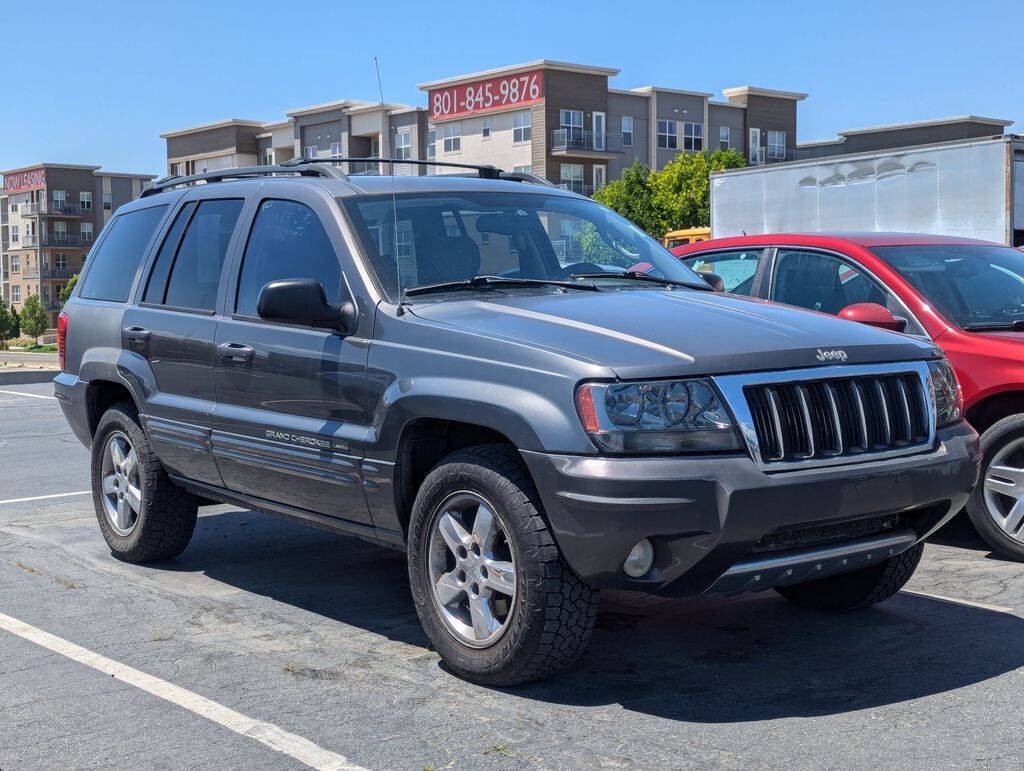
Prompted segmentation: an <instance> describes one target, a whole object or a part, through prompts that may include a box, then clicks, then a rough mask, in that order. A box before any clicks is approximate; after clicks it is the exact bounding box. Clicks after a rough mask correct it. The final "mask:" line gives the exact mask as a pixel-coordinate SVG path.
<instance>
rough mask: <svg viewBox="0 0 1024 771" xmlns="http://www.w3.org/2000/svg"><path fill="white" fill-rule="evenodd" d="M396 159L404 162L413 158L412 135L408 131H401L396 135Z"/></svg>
mask: <svg viewBox="0 0 1024 771" xmlns="http://www.w3.org/2000/svg"><path fill="white" fill-rule="evenodd" d="M395 157H396V158H400V159H401V160H403V161H407V160H409V159H410V158H412V134H411V133H409V132H408V131H399V132H398V133H397V134H396V135H395Z"/></svg>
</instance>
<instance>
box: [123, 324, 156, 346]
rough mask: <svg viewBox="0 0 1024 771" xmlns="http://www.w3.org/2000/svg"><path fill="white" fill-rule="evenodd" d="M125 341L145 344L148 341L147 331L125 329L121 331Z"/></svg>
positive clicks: (133, 328)
mask: <svg viewBox="0 0 1024 771" xmlns="http://www.w3.org/2000/svg"><path fill="white" fill-rule="evenodd" d="M121 333H122V334H123V335H124V339H125V340H134V341H136V342H139V343H145V342H147V341H148V340H149V330H148V329H146V328H145V327H125V328H124V329H122V330H121Z"/></svg>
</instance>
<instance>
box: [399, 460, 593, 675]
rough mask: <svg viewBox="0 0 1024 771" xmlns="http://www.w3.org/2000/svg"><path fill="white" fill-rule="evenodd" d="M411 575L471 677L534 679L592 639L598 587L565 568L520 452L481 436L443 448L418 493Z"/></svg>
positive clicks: (439, 633)
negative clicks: (477, 441)
mask: <svg viewBox="0 0 1024 771" xmlns="http://www.w3.org/2000/svg"><path fill="white" fill-rule="evenodd" d="M409 580H410V583H411V586H412V595H413V600H414V601H415V604H416V612H417V613H418V614H419V617H420V622H421V623H422V624H423V629H424V631H425V632H426V633H427V636H428V637H429V638H430V641H431V642H432V643H433V645H434V648H435V650H437V652H438V653H439V654H440V656H441V658H442V660H443V661H444V662H445V664H446V665H447V666H448V667H449V668H450V669H451V670H452V671H453V672H455V673H456V674H458V675H459V676H461V677H464V678H465V679H467V680H471V681H473V682H476V683H481V684H484V685H491V686H507V685H515V684H518V683H525V682H529V681H531V680H538V679H541V678H544V677H547V676H549V675H552V674H554V673H555V672H558V671H559V670H561V669H563V668H564V667H567V666H568V665H570V664H571V663H572V662H574V661H575V660H576V659H577V657H578V656H579V655H580V653H582V651H583V649H584V648H585V647H586V645H587V642H588V641H589V640H590V634H591V632H592V631H593V628H594V622H595V620H596V618H597V606H598V592H597V591H596V590H595V589H593V588H591V587H590V586H588V585H587V584H584V583H583V582H582V581H580V580H579V579H578V578H577V577H576V576H575V575H574V574H573V572H572V571H571V570H570V569H569V566H568V565H567V564H566V562H565V560H564V559H563V558H562V556H561V554H560V552H559V550H558V546H557V545H556V544H555V541H554V539H553V538H552V536H551V531H550V530H549V529H548V526H547V523H546V521H545V519H544V516H543V507H542V505H541V502H540V500H539V498H538V496H537V491H536V489H535V488H534V486H533V482H532V481H531V479H530V477H529V475H528V473H527V472H526V469H525V467H524V465H523V462H522V459H521V458H520V457H519V453H518V452H517V451H516V450H515V449H514V448H513V447H509V446H505V445H496V444H495V445H480V446H477V447H471V448H468V449H465V450H459V451H457V452H455V453H452V454H451V455H449V456H448V457H446V458H444V460H442V461H441V462H440V463H439V464H438V465H437V466H436V467H435V468H434V469H433V470H432V471H431V472H430V473H429V474H428V475H427V477H426V479H425V480H424V481H423V484H422V485H421V486H420V489H419V492H418V494H417V495H416V501H415V503H414V504H413V511H412V516H411V519H410V523H409Z"/></svg>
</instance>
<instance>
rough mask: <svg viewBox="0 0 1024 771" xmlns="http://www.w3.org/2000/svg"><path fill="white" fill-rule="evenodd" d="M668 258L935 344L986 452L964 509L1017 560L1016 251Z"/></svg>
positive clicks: (715, 279)
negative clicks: (957, 382) (978, 481)
mask: <svg viewBox="0 0 1024 771" xmlns="http://www.w3.org/2000/svg"><path fill="white" fill-rule="evenodd" d="M672 252H673V254H675V255H677V256H678V257H680V258H681V259H682V260H683V261H684V262H685V263H686V264H687V265H689V266H690V267H691V268H693V269H695V270H696V271H698V272H700V273H704V274H713V275H709V276H707V277H708V278H709V282H710V283H712V285H713V286H716V288H719V289H724V291H726V292H732V293H734V294H743V295H749V296H751V297H758V298H762V299H766V300H774V301H776V302H781V303H788V304H789V305H798V306H800V307H802V308H809V309H811V310H816V311H821V312H822V313H831V314H834V315H838V316H841V317H843V318H847V319H850V320H852V321H860V322H862V323H865V324H871V325H874V326H879V327H883V328H886V329H892V330H894V331H897V332H903V333H905V334H908V335H916V336H918V337H924V338H929V339H931V340H933V341H934V342H935V343H936V344H937V345H939V346H940V347H941V348H942V349H943V350H944V351H945V352H946V356H947V357H948V358H949V361H950V362H951V363H952V364H953V368H954V369H955V370H956V374H957V377H958V378H959V380H960V386H961V388H962V390H963V398H964V403H965V408H966V416H967V419H968V420H969V421H970V422H971V423H972V424H973V425H974V427H975V428H976V429H977V430H978V432H979V433H980V434H981V446H982V450H983V451H984V454H985V459H984V467H983V471H982V474H983V476H982V479H983V480H984V482H983V484H979V485H978V487H977V488H976V489H975V491H974V494H973V495H972V496H971V499H970V501H969V503H968V505H967V511H968V513H969V515H970V517H971V520H972V521H973V522H974V525H975V527H976V528H977V529H978V532H979V533H980V534H981V535H982V537H983V538H984V539H985V540H986V541H987V542H988V543H989V544H990V545H991V546H992V547H993V548H994V549H995V550H996V551H998V552H999V553H1001V554H1003V555H1005V556H1008V557H1012V558H1013V559H1017V560H1022V561H1024V253H1022V252H1021V251H1020V250H1019V249H1013V248H1011V247H1008V246H1004V245H1002V244H996V243H991V242H988V241H976V240H973V239H967V238H951V237H947V236H929V235H915V234H906V233H837V234H826V233H817V234H804V235H800V234H790V233H784V234H778V235H759V236H742V237H736V238H721V239H715V240H712V241H702V242H700V243H696V244H690V245H688V246H680V247H676V248H675V249H673V250H672ZM719 279H720V282H719ZM827 343H828V341H827V340H826V341H822V344H823V345H827Z"/></svg>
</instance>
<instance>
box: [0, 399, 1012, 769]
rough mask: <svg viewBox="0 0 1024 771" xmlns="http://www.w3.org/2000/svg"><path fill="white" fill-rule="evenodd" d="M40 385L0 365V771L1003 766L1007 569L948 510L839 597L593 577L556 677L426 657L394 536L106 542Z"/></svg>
mask: <svg viewBox="0 0 1024 771" xmlns="http://www.w3.org/2000/svg"><path fill="white" fill-rule="evenodd" d="M51 394H52V387H51V386H50V385H49V384H48V383H43V384H22V385H6V384H0V421H2V425H3V428H4V430H3V433H2V434H0V768H4V769H18V768H42V767H55V766H60V767H69V766H70V767H97V766H102V767H111V766H115V767H138V766H159V767H170V766H174V767H194V766H204V767H206V766H219V767H232V768H234V767H242V766H246V767H270V766H273V767H299V766H301V765H302V764H304V763H305V764H307V765H314V766H322V767H345V766H346V765H349V766H362V767H366V768H410V769H421V768H429V767H432V768H437V769H439V768H446V767H459V768H479V767H487V768H490V767H495V768H518V767H523V766H540V767H546V768H560V767H587V768H594V767H604V766H610V767H673V768H678V767H704V768H706V767H733V768H757V767H765V766H772V767H775V766H783V765H787V766H800V767H806V766H811V767H844V766H845V767H865V766H881V767H892V766H897V765H898V766H903V767H911V768H944V767H962V766H971V767H997V768H998V767H1007V768H1009V767H1020V766H1021V764H1022V763H1024V743H1022V742H1021V736H1022V726H1024V696H1022V693H1024V669H1022V667H1024V591H1022V586H1024V565H1021V564H1017V563H1011V562H1006V561H1003V560H1001V559H998V558H995V557H993V556H991V555H990V554H989V552H988V551H987V550H986V549H985V548H984V547H983V546H982V545H981V544H980V543H979V542H977V541H975V540H973V539H971V537H970V535H969V533H966V532H965V531H963V530H960V531H956V532H954V533H953V534H952V535H947V536H946V537H945V538H944V539H943V541H942V542H940V543H934V544H930V545H929V546H928V547H927V549H926V551H925V558H924V562H923V564H922V566H921V568H920V569H919V570H918V572H917V574H916V575H915V577H914V578H913V580H912V581H911V583H910V584H909V585H908V587H907V591H904V592H901V593H900V594H899V595H897V596H896V597H895V598H894V599H893V600H891V601H889V602H887V603H885V604H884V605H882V606H880V607H877V608H873V609H870V610H868V611H864V612H861V613H858V614H854V615H845V616H834V615H825V614H818V613H811V612H807V611H801V610H797V609H795V608H793V607H791V606H789V605H788V604H787V603H785V602H784V601H783V600H781V599H780V598H778V597H776V596H775V595H774V594H765V595H745V596H741V597H737V598H733V599H728V600H722V599H701V600H696V601H685V600H669V599H660V598H649V597H644V596H639V595H632V594H627V593H610V594H607V595H606V596H605V597H604V598H603V601H602V610H601V615H600V618H599V621H598V629H597V631H596V632H595V635H594V638H593V640H592V642H591V645H590V648H589V651H588V652H587V653H586V654H585V655H584V657H583V659H582V660H581V661H580V662H579V663H578V664H577V665H576V666H575V667H573V668H572V669H571V670H569V671H568V672H566V673H565V674H563V675H562V676H560V677H559V678H557V679H555V680H552V681H549V682H546V683H540V684H535V685H530V686H526V687H519V688H514V689H508V690H496V689H487V688H481V687H478V686H474V685H469V684H467V683H465V682H463V681H461V680H458V679H456V678H455V677H453V676H452V675H450V674H449V673H448V672H446V671H445V670H444V669H443V668H442V667H441V666H439V661H438V657H437V656H436V655H435V654H434V653H433V652H432V651H431V650H430V649H429V648H428V647H427V643H426V638H425V636H424V635H423V633H422V631H421V630H420V627H419V624H418V621H417V619H416V614H415V612H414V610H413V608H412V604H411V600H410V597H409V591H408V588H407V576H406V568H405V561H404V558H403V557H402V555H400V554H398V553H395V552H390V551H386V550H384V549H381V548H378V547H375V546H371V545H367V544H364V543H361V542H359V541H356V540H353V539H350V538H347V537H342V536H337V535H332V534H328V533H324V532H320V531H317V530H313V529H307V528H304V527H301V526H299V525H296V524H293V523H291V522H289V521H287V520H283V519H280V518H276V517H272V516H268V515H265V514H260V513H256V512H251V511H246V510H240V509H238V508H236V507H230V506H218V507H210V508H204V509H202V510H201V514H200V520H199V524H198V526H197V528H196V533H195V537H194V538H193V541H192V544H191V546H190V547H189V549H188V550H187V551H186V552H185V554H184V555H183V556H182V557H181V558H179V559H177V560H175V561H173V562H170V563H166V564H161V565H155V566H146V567H137V566H132V565H127V564H123V563H120V562H117V561H115V560H114V559H112V558H111V557H110V554H109V552H108V551H107V549H106V546H105V544H104V542H103V539H102V537H101V536H100V533H99V530H98V528H97V526H96V521H95V515H94V513H93V508H92V501H91V498H90V497H89V495H88V494H87V493H85V491H87V490H88V487H89V479H88V454H87V452H86V450H85V449H84V448H83V447H82V446H81V445H80V444H79V443H78V441H77V440H76V439H75V438H74V437H73V436H72V434H71V433H70V431H69V430H68V428H67V426H66V424H65V423H64V420H63V418H62V417H61V415H60V411H59V409H58V407H57V404H56V402H55V401H54V400H52V399H51V398H46V397H48V396H50V395H51Z"/></svg>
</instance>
